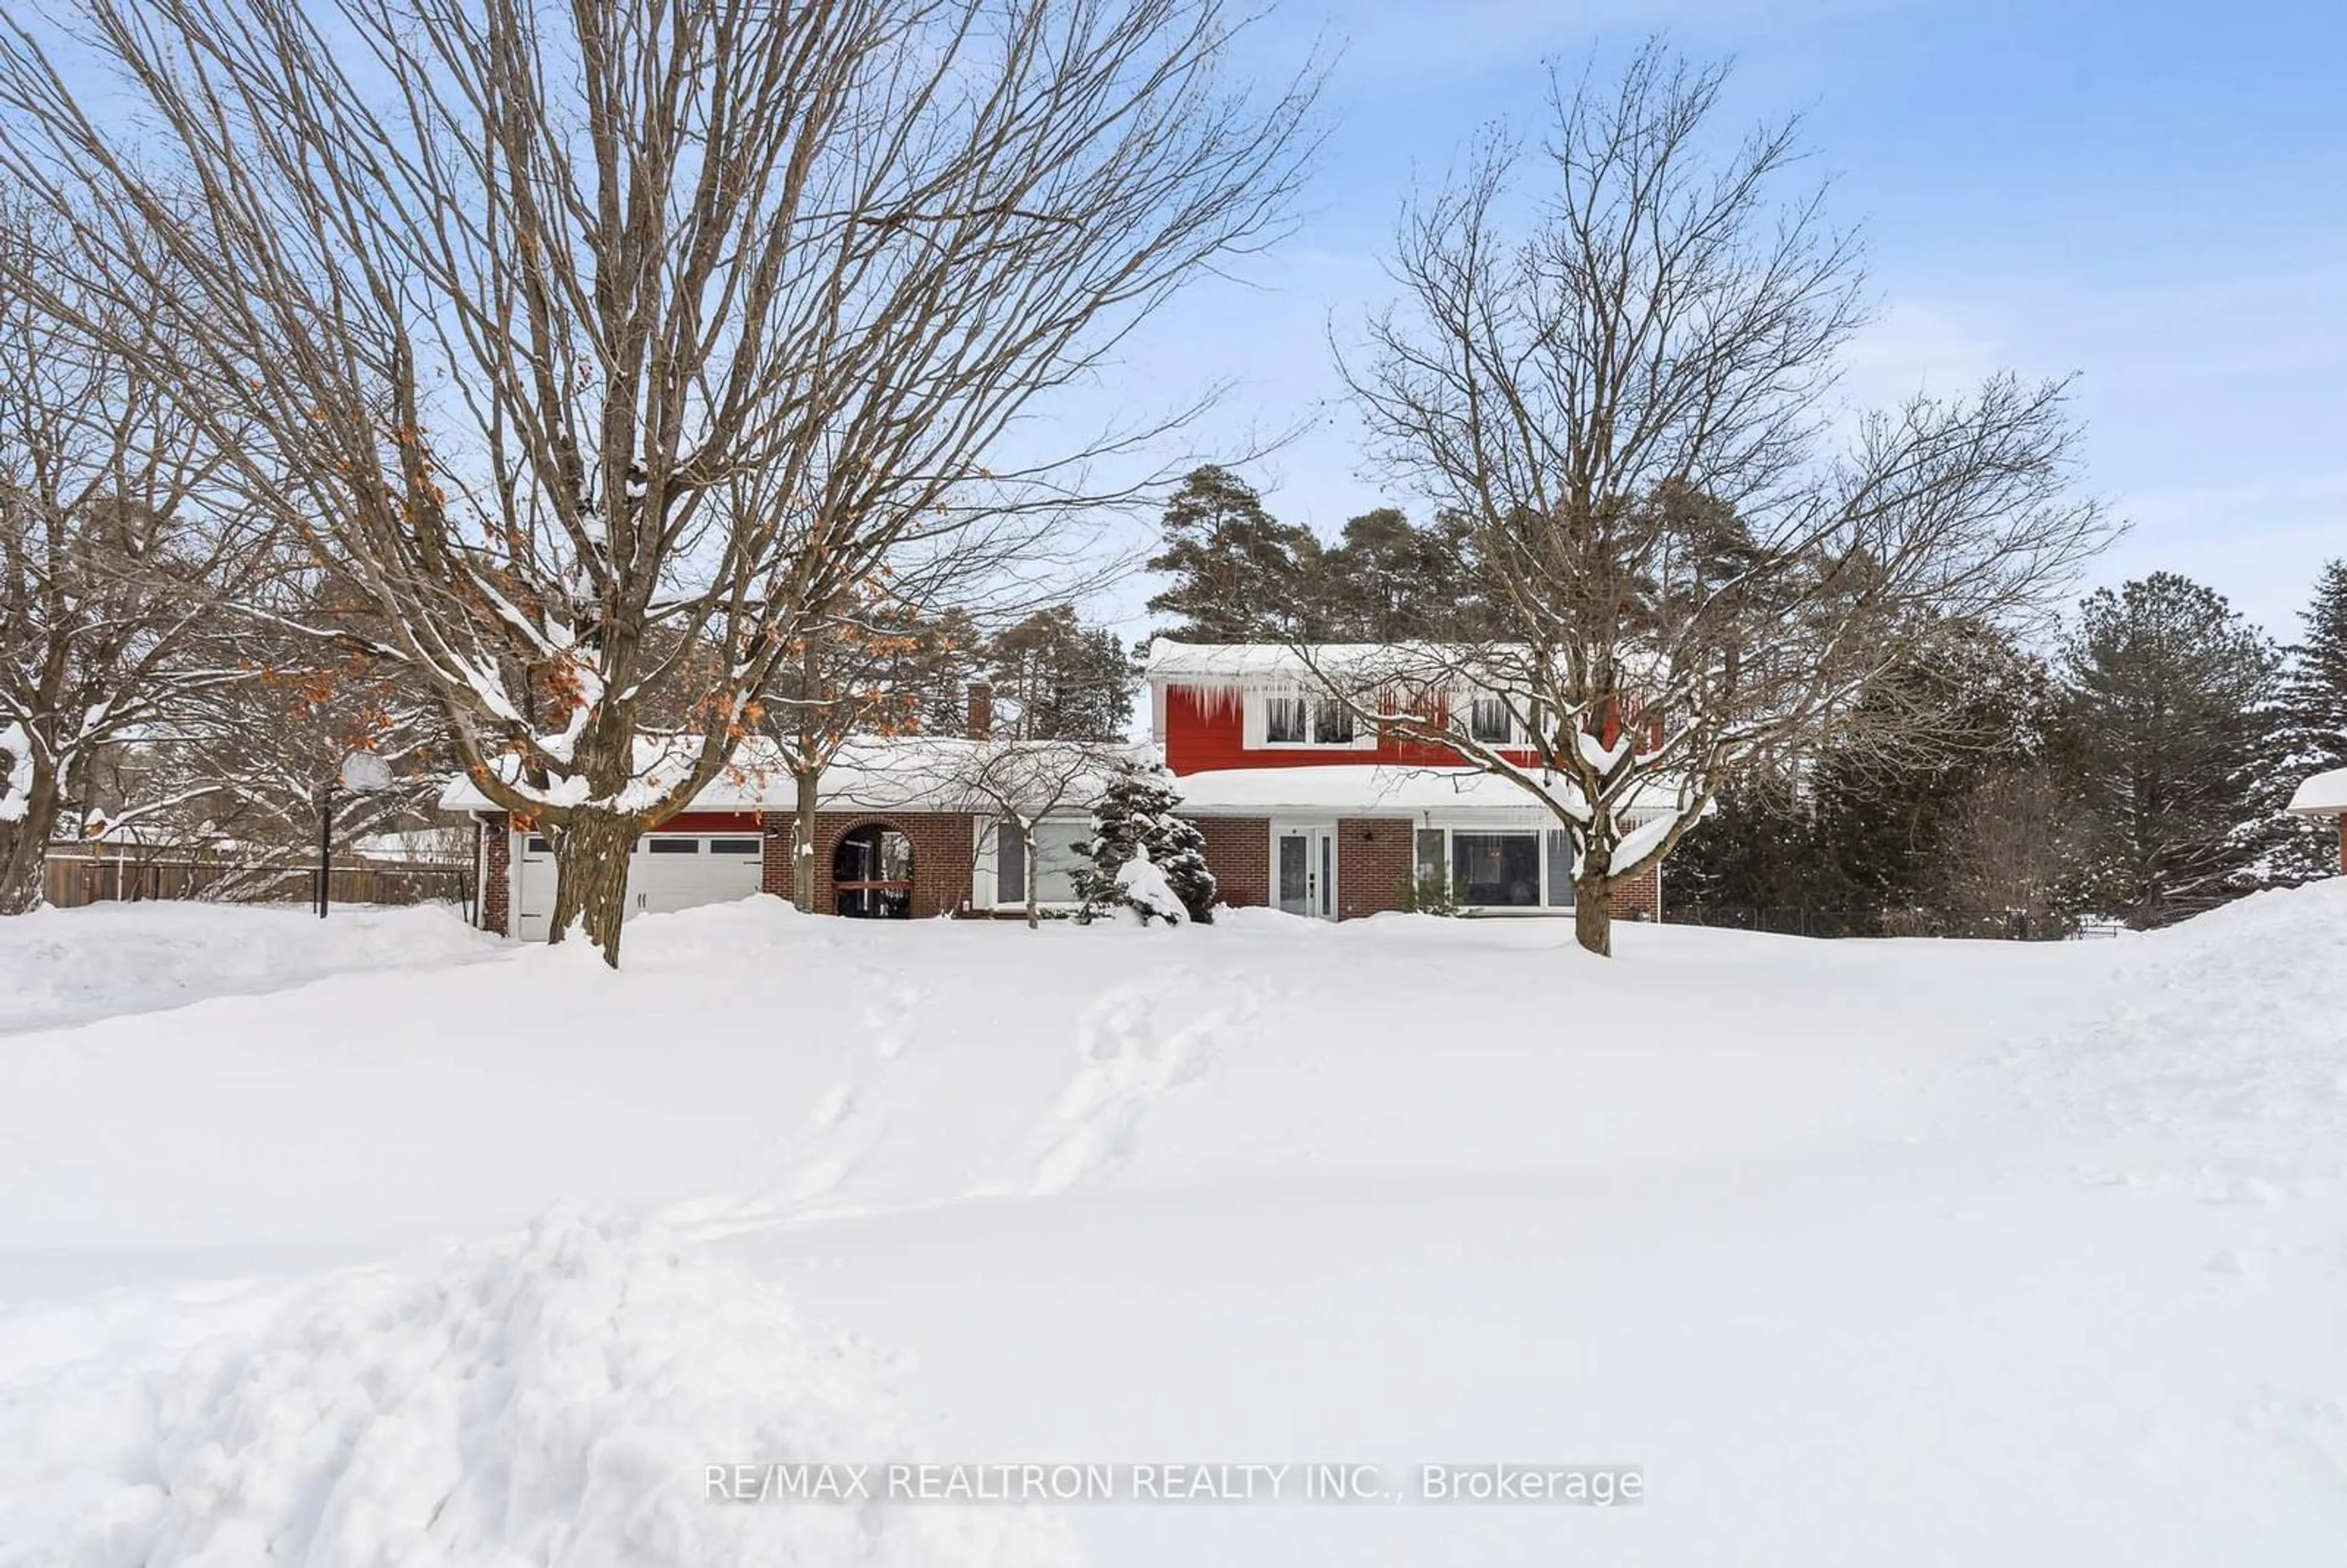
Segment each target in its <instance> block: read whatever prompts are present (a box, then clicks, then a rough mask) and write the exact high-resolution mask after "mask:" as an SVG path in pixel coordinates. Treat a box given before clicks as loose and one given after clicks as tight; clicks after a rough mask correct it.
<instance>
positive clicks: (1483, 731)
mask: <svg viewBox="0 0 2347 1568" xmlns="http://www.w3.org/2000/svg"><path fill="white" fill-rule="evenodd" d="M1467 733H1468V735H1469V736H1470V737H1471V738H1472V739H1474V740H1477V741H1480V742H1481V743H1483V744H1484V745H1487V746H1504V745H1506V744H1507V743H1509V742H1510V741H1512V740H1514V739H1515V738H1516V719H1515V715H1514V714H1513V713H1511V712H1508V700H1507V699H1506V698H1505V697H1471V698H1469V699H1468V700H1467Z"/></svg>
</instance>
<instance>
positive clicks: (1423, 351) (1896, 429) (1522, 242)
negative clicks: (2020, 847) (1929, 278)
mask: <svg viewBox="0 0 2347 1568" xmlns="http://www.w3.org/2000/svg"><path fill="white" fill-rule="evenodd" d="M1721 81H1722V76H1721V73H1720V72H1719V71H1718V70H1717V69H1698V68H1694V67H1688V66H1686V65H1685V64H1683V63H1681V62H1679V61H1677V60H1676V59H1675V58H1674V57H1673V56H1670V55H1669V54H1668V53H1667V52H1666V51H1665V50H1664V49H1662V48H1661V47H1659V46H1648V47H1647V48H1645V50H1643V51H1642V52H1640V53H1639V54H1638V55H1637V56H1635V58H1634V59H1633V60H1632V61H1631V62H1630V64H1629V66H1628V67H1627V69H1626V71H1625V72H1624V75H1623V76H1622V77H1621V79H1620V80H1619V82H1618V83H1616V84H1614V85H1612V86H1610V87H1608V86H1604V85H1601V84H1599V83H1597V82H1595V81H1594V80H1590V79H1583V80H1582V81H1580V82H1577V83H1576V82H1572V81H1564V80H1557V81H1555V82H1553V87H1552V95H1551V103H1552V108H1553V124H1552V125H1551V127H1550V131H1549V139H1548V141H1547V142H1546V144H1545V145H1544V146H1543V147H1542V149H1540V150H1539V151H1538V152H1537V153H1536V154H1533V155H1532V156H1526V155H1525V154H1524V153H1523V151H1522V149H1519V148H1517V147H1515V146H1513V145H1511V144H1509V143H1507V142H1505V141H1503V140H1497V139H1494V140H1492V141H1491V142H1489V143H1487V144H1486V145H1484V146H1483V147H1482V148H1481V149H1480V150H1479V151H1478V153H1477V155H1476V157H1475V158H1474V159H1473V161H1472V163H1471V167H1470V168H1469V169H1468V170H1467V172H1466V174H1465V176H1464V178H1463V179H1461V180H1460V181H1459V182H1458V183H1457V184H1455V185H1454V186H1453V187H1452V188H1451V189H1450V190H1447V191H1445V192H1443V193H1441V194H1439V195H1437V196H1435V197H1433V198H1431V199H1430V200H1427V201H1424V202H1422V203H1420V204H1419V205H1417V206H1416V207H1414V208H1413V209H1412V210H1410V211H1409V213H1408V214H1407V215H1406V217H1405V219H1404V221H1403V224H1402V227H1401V230H1400V233H1399V243H1398V251H1397V255H1396V257H1395V260H1394V263H1393V265H1394V271H1395V273H1396V275H1397V277H1398V278H1399V282H1400V284H1401V286H1402V291H1403V294H1402V301H1401V303H1400V304H1399V306H1398V307H1397V308H1395V309H1393V310H1391V311H1389V312H1388V313H1384V314H1382V315H1379V316H1378V317H1376V318H1374V319H1373V320H1372V321H1371V322H1370V323H1368V349H1367V352H1366V354H1363V355H1360V356H1358V358H1356V359H1355V360H1354V361H1353V362H1352V363H1350V364H1348V379H1349V381H1350V383H1351V386H1352V390H1353V392H1354V394H1355V395H1356V397H1357V399H1358V404H1359V406H1360V408H1361V410H1362V413H1363V415H1364V418H1365V420H1366V422H1367V425H1368V431H1369V435H1370V438H1371V441H1372V445H1373V449H1374V451H1375V453H1376V454H1377V456H1378V457H1380V458H1381V459H1382V460H1383V461H1384V462H1385V464H1386V465H1388V466H1389V467H1390V469H1391V470H1392V471H1393V472H1394V473H1396V474H1397V475H1398V476H1399V477H1402V478H1404V479H1406V480H1407V481H1409V482H1411V483H1413V484H1414V485H1415V486H1416V487H1419V489H1421V490H1423V491H1424V492H1425V493H1426V495H1427V496H1428V497H1430V499H1431V500H1432V501H1433V502H1434V503H1435V505H1436V507H1438V508H1439V510H1440V512H1441V513H1442V514H1443V515H1446V516H1449V517H1454V518H1458V519H1460V523H1461V525H1462V526H1463V528H1465V530H1466V543H1467V546H1468V548H1470V549H1471V552H1472V554H1473V556H1474V558H1475V559H1476V560H1477V562H1478V563H1479V567H1480V570H1481V577H1482V579H1483V580H1482V581H1481V584H1480V585H1479V586H1480V588H1481V590H1482V592H1483V593H1485V594H1486V595H1488V597H1489V600H1490V606H1491V609H1490V615H1491V625H1490V627H1489V628H1488V636H1487V639H1486V640H1484V641H1477V642H1474V643H1471V644H1452V645H1444V646H1441V647H1431V646H1428V647H1415V648H1412V647H1404V648H1401V649H1397V650H1392V651H1389V653H1388V654H1387V655H1385V656H1382V657H1380V658H1378V659H1374V660H1368V661H1361V660H1348V661H1342V664H1341V666H1333V665H1332V667H1330V668H1327V669H1325V670H1323V671H1321V673H1322V677H1323V679H1324V681H1325V682H1327V684H1329V686H1330V687H1331V689H1332V690H1334V691H1335V692H1337V694H1338V695H1339V696H1340V697H1341V698H1342V699H1343V700H1344V701H1346V702H1348V703H1349V704H1350V705H1351V706H1352V707H1353V708H1354V709H1355V711H1356V712H1357V713H1358V714H1360V715H1362V716H1364V717H1365V718H1368V719H1374V720H1376V721H1377V722H1379V723H1384V724H1386V725H1388V726H1389V729H1391V730H1392V731H1393V732H1395V733H1399V735H1401V736H1403V737H1405V738H1411V739H1419V740H1425V741H1431V742H1437V743H1444V744H1447V745H1449V746H1450V747H1452V748H1454V749H1455V750H1456V751H1457V752H1458V753H1460V755H1462V756H1463V757H1464V758H1465V759H1466V760H1467V761H1468V762H1469V763H1470V764H1472V765H1475V766H1478V767H1481V768H1484V769H1487V770H1489V771H1491V772H1492V773H1495V774H1501V775H1502V776H1504V777H1507V778H1510V779H1512V780H1514V781H1515V782H1517V783H1519V784H1522V786H1523V787H1524V790H1525V792H1526V794H1527V796H1528V798H1531V799H1533V800H1536V801H1539V802H1540V803H1542V804H1543V805H1545V806H1546V807H1547V808H1548V809H1549V810H1550V811H1551V812H1552V813H1553V815H1554V816H1555V819H1556V821H1557V823H1558V824H1559V825H1560V826H1561V827H1563V829H1564V830H1565V831H1566V832H1567V833H1569V834H1570V835H1571V837H1572V841H1573V845H1574V849H1575V854H1576V872H1575V886H1576V897H1575V905H1576V914H1577V924H1578V932H1577V934H1578V937H1579V939H1580V942H1581V945H1582V946H1583V947H1584V948H1588V949H1590V950H1591V951H1593V952H1597V953H1604V952H1607V951H1608V950H1609V948H1610V942H1611V938H1610V926H1609V916H1608V906H1609V897H1610V895H1611V894H1612V892H1613V890H1614V888H1615V887H1616V886H1618V885H1619V884H1620V883H1622V882H1623V881H1624V879H1626V878H1628V877H1630V876H1635V875H1637V874H1638V873H1640V872H1642V871H1644V870H1645V869H1646V868H1647V867H1649V866H1653V865H1655V864H1656V863H1657V862H1658V861H1660V860H1661V859H1662V857H1663V856H1666V855H1668V854H1669V853H1670V850H1671V848H1672V846H1673V845H1676V844H1677V843H1678V842H1679V840H1680V838H1681V837H1682V836H1683V835H1685V834H1686V832H1688V831H1689V830H1690V829H1691V828H1693V827H1694V825H1695V824H1696V822H1697V820H1698V819H1699V818H1700V817H1701V816H1702V815H1703V813H1704V810H1705V808H1706V805H1707V804H1708V803H1709V802H1710V800H1711V799H1712V797H1713V795H1714V794H1715V793H1716V792H1717V790H1718V789H1719V787H1720V785H1721V784H1722V783H1723V781H1725V780H1726V779H1727V777H1728V775H1729V774H1730V773H1731V772H1733V771H1734V770H1736V769H1737V768H1739V767H1743V766H1747V765H1749V764H1753V763H1755V762H1756V761H1760V760H1764V759H1767V758H1768V757H1771V756H1782V755H1786V754H1788V753H1805V752H1809V751H1812V750H1814V749H1816V748H1819V747H1823V746H1826V745H1829V744H1830V745H1833V746H1836V747H1840V748H1843V749H1844V750H1849V749H1851V748H1857V749H1860V750H1866V749H1874V750H1879V751H1882V752H1885V753H1888V752H1889V751H1891V750H1892V749H1895V748H1897V747H1899V746H1901V745H1902V744H1905V743H1909V742H1911V740H1913V739H1914V738H1916V737H1918V736H1919V735H1922V734H1924V733H1928V732H1929V731H1931V730H1932V728H1933V727H1934V725H1935V724H1936V723H1938V722H1939V720H1938V716H1937V715H1935V714H1933V713H1931V712H1925V711H1922V710H1921V709H1919V708H1915V707H1912V706H1908V705H1904V704H1901V703H1898V702H1872V703H1865V704H1862V703H1861V702H1860V698H1862V697H1864V696H1866V695H1868V694H1869V693H1870V692H1874V691H1875V690H1876V689H1877V688H1878V686H1879V685H1880V683H1881V678H1882V676H1883V675H1884V673H1885V671H1890V670H1891V669H1893V668H1895V667H1896V666H1897V665H1898V664H1899V663H1900V662H1901V661H1910V662H1911V661H1915V660H1917V659H1919V658H1923V657H1928V655H1929V649H1928V647H1927V646H1924V644H1925V643H1926V642H1927V641H1928V639H1929V638H1930V637H1931V636H1932V635H1933V631H1932V629H1933V628H1934V627H1943V626H1947V625H1951V624H1961V623H1963V622H1964V621H1966V620H1973V621H1978V622H1981V623H1985V624H2004V623H2010V622H2012V621H2014V620H2016V619H2019V618H2024V617H2027V616H2029V615H2030V614H2032V613H2033V612H2034V611H2037V610H2040V609H2041V608H2042V607H2043V606H2044V604H2045V601H2046V599H2047V597H2048V595H2049V592H2050V590H2052V589H2055V588H2057V587H2058V586H2059V585H2061V584H2062V583H2063V582H2065V580H2066V579H2067V577H2068V575H2069V573H2070V572H2071V570H2072V569H2074V568H2075V565H2076V564H2077V563H2078V562H2079V561H2080V560H2081V559H2082V558H2084V557H2085V556H2086V554H2088V553H2089V552H2090V551H2091V550H2093V549H2094V548H2096V547H2097V546H2098V544H2099V543H2100V542H2101V540H2102V539H2103V538H2104V537H2105V535H2106V525H2105V521H2104V518H2103V516H2102V514H2101V512H2100V511H2099V509H2098V508H2097V507H2096V506H2095V505H2094V504H2092V503H2091V502H2087V501H2083V500H2079V499H2076V498H2074V497H2073V496H2072V495H2071V494H2070V485H2071V481H2072V470H2073V468H2074V466H2075V464H2074V439H2075V437H2074V430H2073V425H2072V423H2071V421H2070V419H2069V417H2068V414H2067V410H2066V408H2065V388H2064V386H2063V385H2062V384H2058V383H2055V384H2041V385H2032V384H2024V383H2023V382H2021V381H2019V380H2016V379H2014V378H2011V377H1998V378H1995V379H1993V380H1991V381H1989V382H1988V383H1987V384H1984V385H1983V386H1982V387H1980V388H1979V389H1978V390H1977V391H1975V392H1973V393H1972V394H1970V395H1965V396H1961V397H1955V398H1934V397H1920V396H1919V397H1917V398H1915V399H1914V400H1912V401H1911V402H1909V403H1908V404H1906V405H1904V406H1903V407H1901V408H1899V409H1897V410H1895V411H1893V412H1890V413H1878V414H1871V415H1865V416H1863V417H1861V418H1860V419H1859V420H1858V421H1857V423H1856V426H1855V434H1854V436H1851V437H1850V438H1849V439H1848V440H1847V441H1846V442H1837V441H1836V440H1835V438H1834V437H1835V431H1834V415H1835V412H1836V411H1835V409H1834V407H1833V405H1832V392H1833V388H1834V385H1835V374H1836V368H1837V364H1838V362H1839V358H1840V351H1841V349H1842V348H1843V346H1844V344H1845V343H1848V341H1849V340H1850V335H1851V333H1852V332H1853V331H1854V330H1855V329H1856V328H1857V327H1858V326H1859V325H1860V323H1861V321H1862V319H1863V313H1862V310H1861V307H1860V267H1859V261H1858V254H1857V251H1856V248H1855V245H1854V243H1853V241H1851V240H1850V238H1849V237H1848V236H1846V235H1844V234H1841V233H1839V232H1837V231H1833V230H1831V229H1830V228H1829V227H1828V226H1827V223H1826V220H1825V218H1824V215H1823V210H1822V206H1821V200H1820V196H1819V194H1811V195H1809V196H1807V197H1804V198H1800V199H1798V200H1793V201H1791V202H1790V203H1789V204H1785V203H1780V202H1779V201H1778V200H1777V198H1776V190H1777V188H1778V185H1779V184H1780V183H1781V181H1782V179H1783V178H1784V177H1785V176H1786V175H1787V174H1788V172H1789V171H1790V169H1791V166H1792V165H1793V164H1794V162H1795V160H1796V157H1797V147H1796V137H1795V130H1796V128H1795V127H1794V125H1792V124H1791V123H1789V122H1788V123H1787V124H1783V125H1778V126H1773V127H1766V128H1761V129H1759V130H1758V131H1756V132H1754V133H1753V134H1751V135H1750V136H1748V137H1747V138H1745V139H1743V140H1741V141H1740V142H1737V143H1736V144H1734V145H1733V146H1731V147H1728V148H1727V149H1724V150H1718V149H1714V148H1713V147H1712V145H1711V144H1710V143H1709V142H1708V141H1707V139H1706V138H1708V136H1709V135H1710V132H1711V130H1712V127H1711V125H1710V121H1711V119H1712V118H1713V111H1714V108H1715V107H1716V105H1717V97H1718V94H1719V89H1720V86H1721ZM1519 175H1529V176H1530V177H1532V181H1533V182H1536V184H1537V187H1538V188H1537V189H1536V190H1534V191H1532V192H1531V193H1530V194H1531V195H1532V197H1533V199H1534V200H1536V207H1535V209H1534V210H1533V213H1532V217H1531V219H1530V221H1529V226H1528V227H1526V228H1525V229H1524V230H1523V231H1522V232H1521V234H1519V235H1516V236H1513V237H1512V236H1511V235H1510V234H1509V233H1508V232H1507V229H1508V224H1507V223H1506V221H1505V218H1506V215H1507V213H1508V212H1509V210H1511V204H1512V200H1513V197H1514V192H1513V190H1512V185H1513V182H1514V181H1515V180H1516V179H1517V178H1518V177H1519ZM1299 641H1300V640H1299ZM1469 691H1474V692H1482V693H1484V694H1485V696H1486V700H1487V701H1497V702H1502V703H1504V704H1505V706H1506V709H1507V711H1508V718H1509V720H1510V721H1511V722H1510V723H1509V724H1508V725H1506V726H1501V725H1498V724H1496V723H1494V724H1492V725H1491V726H1489V729H1488V733H1491V734H1492V735H1494V736H1497V735H1499V734H1501V733H1505V732H1506V731H1509V730H1512V731H1513V732H1514V734H1515V736H1517V737H1523V738H1522V739H1515V740H1512V741H1509V742H1504V743H1503V742H1499V741H1486V740H1484V739H1481V738H1479V737H1478V734H1477V733H1476V731H1477V729H1478V728H1479V726H1477V725H1475V724H1473V723H1470V721H1469V717H1468V715H1467V713H1466V712H1464V711H1463V710H1462V708H1461V705H1460V703H1459V702H1456V701H1455V700H1453V699H1454V697H1455V695H1456V694H1457V693H1460V692H1469ZM1526 753H1529V754H1530V758H1531V763H1530V765H1524V763H1523V760H1522V759H1523V758H1524V756H1525V754H1526Z"/></svg>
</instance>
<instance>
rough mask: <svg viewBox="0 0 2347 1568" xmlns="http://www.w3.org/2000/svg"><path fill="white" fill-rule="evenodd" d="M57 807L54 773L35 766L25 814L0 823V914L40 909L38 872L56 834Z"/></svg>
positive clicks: (41, 886)
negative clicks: (8, 821)
mask: <svg viewBox="0 0 2347 1568" xmlns="http://www.w3.org/2000/svg"><path fill="white" fill-rule="evenodd" d="M58 804H59V795H58V793H57V776H56V773H55V771H53V770H51V769H49V768H45V767H41V766H40V765H39V764H35V767H34V772H33V788H32V791H31V793H30V794H27V795H26V799H25V815H23V816H22V817H21V818H19V819H18V820H17V821H15V822H10V823H0V915H21V914H23V913H25V911H26V910H27V909H36V908H38V907H40V906H41V901H42V898H43V896H44V887H43V880H42V873H43V871H44V869H45V868H46V866H47V864H48V848H49V839H50V837H51V836H52V835H54V834H55V833H56V823H57V806H58Z"/></svg>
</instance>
